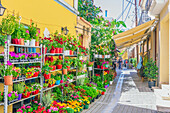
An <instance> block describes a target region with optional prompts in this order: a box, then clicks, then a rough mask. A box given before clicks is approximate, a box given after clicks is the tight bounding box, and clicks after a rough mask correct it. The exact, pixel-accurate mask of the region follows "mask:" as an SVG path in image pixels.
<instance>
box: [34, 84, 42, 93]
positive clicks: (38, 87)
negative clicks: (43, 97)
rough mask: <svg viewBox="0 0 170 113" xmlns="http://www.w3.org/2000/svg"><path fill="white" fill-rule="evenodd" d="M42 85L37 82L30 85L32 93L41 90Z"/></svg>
mask: <svg viewBox="0 0 170 113" xmlns="http://www.w3.org/2000/svg"><path fill="white" fill-rule="evenodd" d="M41 88H42V86H41V85H40V84H38V83H36V84H33V85H32V95H36V94H38V93H39V91H40V90H41Z"/></svg>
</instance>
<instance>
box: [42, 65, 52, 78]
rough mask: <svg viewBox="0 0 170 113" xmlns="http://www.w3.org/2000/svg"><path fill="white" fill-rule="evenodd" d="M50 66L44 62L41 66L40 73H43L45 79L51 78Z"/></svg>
mask: <svg viewBox="0 0 170 113" xmlns="http://www.w3.org/2000/svg"><path fill="white" fill-rule="evenodd" d="M51 69H52V68H51V67H50V66H49V64H48V63H46V64H45V65H44V66H43V67H42V74H43V75H44V78H45V79H50V78H51V73H50V70H51Z"/></svg>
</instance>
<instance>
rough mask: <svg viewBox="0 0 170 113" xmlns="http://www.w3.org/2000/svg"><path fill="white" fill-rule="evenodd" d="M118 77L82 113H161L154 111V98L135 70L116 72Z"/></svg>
mask: <svg viewBox="0 0 170 113" xmlns="http://www.w3.org/2000/svg"><path fill="white" fill-rule="evenodd" d="M117 72H118V76H117V77H116V79H115V80H114V83H113V84H112V86H111V87H109V88H108V89H107V91H106V94H105V95H104V96H102V97H101V98H99V99H98V100H96V102H94V103H92V104H91V105H90V108H89V109H88V110H84V111H83V113H163V112H159V111H156V97H155V94H154V92H153V91H152V90H151V89H150V88H148V86H147V85H148V84H147V82H142V81H141V78H139V77H138V76H137V72H136V70H132V69H131V70H117Z"/></svg>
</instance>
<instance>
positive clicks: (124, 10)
mask: <svg viewBox="0 0 170 113" xmlns="http://www.w3.org/2000/svg"><path fill="white" fill-rule="evenodd" d="M129 4H130V3H128V4H127V5H126V7H125V9H124V10H123V11H122V13H121V14H120V15H119V16H118V17H117V19H116V20H119V19H120V18H121V16H122V14H124V12H125V11H126V9H127V8H128V6H129Z"/></svg>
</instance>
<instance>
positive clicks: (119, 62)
mask: <svg viewBox="0 0 170 113" xmlns="http://www.w3.org/2000/svg"><path fill="white" fill-rule="evenodd" d="M118 64H119V69H121V65H122V59H119V60H118Z"/></svg>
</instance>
